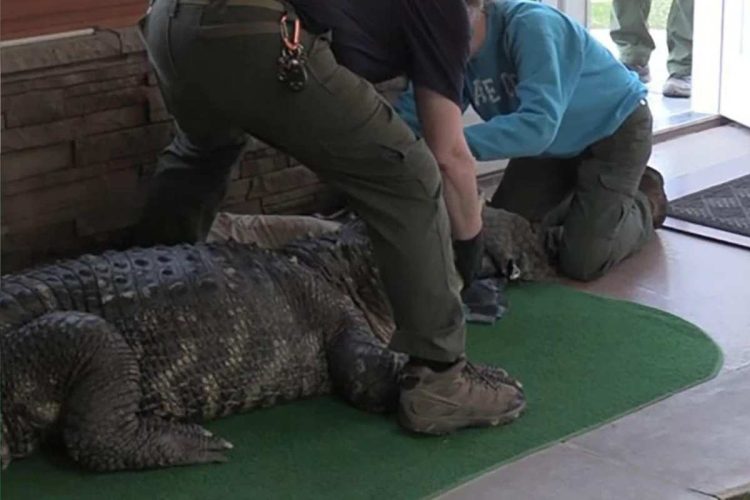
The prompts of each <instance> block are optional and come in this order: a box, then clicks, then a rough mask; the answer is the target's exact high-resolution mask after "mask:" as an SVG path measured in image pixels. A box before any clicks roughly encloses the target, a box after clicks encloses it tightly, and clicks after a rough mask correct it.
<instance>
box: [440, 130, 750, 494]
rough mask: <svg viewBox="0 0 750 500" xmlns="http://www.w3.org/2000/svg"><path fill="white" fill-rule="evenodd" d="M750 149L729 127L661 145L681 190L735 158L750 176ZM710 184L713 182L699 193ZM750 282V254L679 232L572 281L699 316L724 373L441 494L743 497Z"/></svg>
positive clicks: (660, 161)
mask: <svg viewBox="0 0 750 500" xmlns="http://www.w3.org/2000/svg"><path fill="white" fill-rule="evenodd" d="M749 153H750V131H749V130H747V129H744V128H742V127H738V126H732V125H729V126H723V127H718V128H716V129H711V130H707V131H703V132H699V133H695V134H691V135H689V136H685V137H681V138H677V139H674V140H670V141H667V142H664V143H661V144H658V145H656V146H655V148H654V154H653V156H652V165H653V166H654V167H656V168H657V169H659V170H660V171H661V172H662V173H663V174H664V176H665V178H666V179H667V186H668V191H669V189H670V188H669V186H670V184H669V181H670V180H676V179H685V178H689V176H688V174H692V173H696V174H699V173H702V174H705V173H707V172H711V171H712V170H720V169H721V168H722V167H721V165H725V164H726V163H727V162H729V161H732V160H738V159H739V161H740V164H741V165H742V164H744V169H745V172H750V159H748V161H744V162H743V161H741V160H743V157H745V156H747V155H748V154H749ZM735 170H736V169H735ZM709 177H710V176H705V175H704V176H703V178H709ZM675 184H679V183H677V182H675ZM687 184H688V185H689V183H687ZM685 185H686V183H685V182H683V187H682V188H680V189H683V191H684V190H685V189H686V188H685V187H684V186H685ZM702 187H707V186H698V185H692V188H691V189H693V190H699V189H701V188H702ZM682 194H687V193H684V192H683V193H682ZM748 282H750V250H747V249H742V248H739V247H736V246H730V245H726V244H722V243H717V242H714V241H710V240H706V239H702V238H698V237H695V236H690V235H686V234H680V233H676V232H673V231H668V230H661V231H659V234H658V238H656V239H654V240H653V241H651V243H650V244H649V245H647V247H646V248H644V249H643V250H642V251H641V252H639V253H638V254H637V255H634V256H633V257H632V258H630V259H628V260H626V261H625V262H623V263H621V264H620V265H619V266H618V267H616V268H615V269H614V270H613V271H612V272H610V273H609V274H608V275H607V276H605V277H604V278H602V279H600V280H598V281H596V282H593V283H588V284H581V283H573V282H571V284H572V285H573V286H576V287H578V288H581V289H583V290H587V291H589V292H593V293H600V294H603V295H608V296H611V297H616V298H621V299H626V300H632V301H634V302H639V303H642V304H646V305H649V306H652V307H656V308H659V309H663V310H666V311H669V312H671V313H673V314H676V315H678V316H680V317H683V318H685V319H687V320H688V321H692V322H693V323H695V324H697V325H698V326H700V327H701V328H703V329H704V330H705V331H706V332H707V333H708V334H709V335H711V337H712V338H713V339H714V340H715V341H716V342H717V343H718V344H719V345H720V346H721V348H722V350H723V352H724V357H725V360H724V366H723V368H722V371H721V372H720V374H719V375H718V376H717V377H716V378H715V379H714V380H712V381H710V382H708V383H705V384H703V385H700V386H698V387H695V388H693V389H690V390H688V391H685V392H682V393H679V394H677V395H675V396H673V397H671V398H668V399H666V400H664V401H662V402H660V403H657V404H655V405H652V406H650V407H647V408H645V409H643V410H641V411H638V412H636V413H633V414H631V415H628V416H626V417H624V418H622V419H619V420H617V421H616V422H614V423H611V424H608V425H605V426H603V427H601V428H599V429H597V430H594V431H592V432H589V433H587V434H584V435H582V436H579V437H577V438H574V439H571V440H570V441H568V442H565V443H562V444H558V445H555V446H552V447H550V448H547V449H546V450H543V451H541V452H538V453H535V454H533V455H530V456H528V457H526V458H524V459H522V460H519V461H517V462H514V463H511V464H509V465H507V466H504V467H501V468H499V469H497V470H495V471H492V472H490V473H488V474H486V475H484V476H481V477H479V478H478V479H475V480H474V481H472V482H470V483H467V484H465V485H462V486H460V487H458V488H456V489H455V490H453V491H451V492H448V493H447V494H445V495H443V496H442V497H441V498H444V499H463V498H467V499H475V498H488V499H489V498H492V499H497V500H504V499H513V500H515V499H519V500H543V499H555V500H565V499H577V500H581V499H617V500H619V499H631V498H632V499H638V500H651V499H654V500H672V499H675V500H676V499H700V498H739V497H735V496H733V495H737V494H739V493H740V492H742V491H750V397H748V394H750V286H749V285H748ZM729 491H732V492H733V493H732V496H730V495H729V493H727V492H729Z"/></svg>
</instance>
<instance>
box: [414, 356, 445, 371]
mask: <svg viewBox="0 0 750 500" xmlns="http://www.w3.org/2000/svg"><path fill="white" fill-rule="evenodd" d="M409 363H411V364H412V365H416V366H426V367H427V368H429V369H430V370H432V371H434V372H438V373H439V372H444V371H446V370H449V369H450V368H451V367H452V366H453V365H455V364H456V362H455V361H453V362H450V361H435V360H432V359H424V358H417V357H416V356H411V357H410V358H409Z"/></svg>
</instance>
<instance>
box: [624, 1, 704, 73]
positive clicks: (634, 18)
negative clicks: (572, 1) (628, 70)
mask: <svg viewBox="0 0 750 500" xmlns="http://www.w3.org/2000/svg"><path fill="white" fill-rule="evenodd" d="M693 2H694V0H672V5H671V7H670V8H669V16H668V18H667V48H668V49H669V58H668V59H667V70H668V71H669V74H670V75H675V76H686V75H690V74H692V71H693ZM650 12H651V0H613V3H612V23H611V24H612V30H611V32H610V36H611V37H612V41H614V42H615V43H616V44H617V46H618V48H619V49H620V59H621V60H622V62H624V63H625V64H628V65H633V66H645V65H647V64H648V62H649V59H650V57H651V52H653V50H654V48H655V45H654V40H653V38H651V34H650V33H649V31H648V15H649V13H650Z"/></svg>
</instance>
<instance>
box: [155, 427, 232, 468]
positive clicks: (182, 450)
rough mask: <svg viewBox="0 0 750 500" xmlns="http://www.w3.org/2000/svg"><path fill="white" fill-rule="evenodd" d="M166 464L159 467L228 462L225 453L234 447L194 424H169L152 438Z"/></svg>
mask: <svg viewBox="0 0 750 500" xmlns="http://www.w3.org/2000/svg"><path fill="white" fill-rule="evenodd" d="M154 439H155V441H156V442H157V443H158V448H159V450H160V451H161V452H162V454H163V458H164V459H165V461H166V462H167V463H163V464H160V465H190V464H207V463H223V462H228V461H229V458H228V457H227V456H226V454H225V453H226V452H227V451H228V450H231V449H232V448H233V447H234V446H233V445H232V443H230V442H229V441H227V440H225V439H222V438H220V437H218V436H214V435H213V434H212V433H211V432H210V431H208V430H206V429H204V428H203V427H201V426H199V425H194V424H170V425H169V426H168V427H167V428H165V429H162V430H160V431H159V433H158V434H157V435H156V436H154Z"/></svg>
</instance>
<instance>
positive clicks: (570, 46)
mask: <svg viewBox="0 0 750 500" xmlns="http://www.w3.org/2000/svg"><path fill="white" fill-rule="evenodd" d="M508 28H509V31H508V32H507V34H506V36H505V37H503V39H504V40H505V43H508V44H509V47H508V50H509V53H510V54H511V56H512V58H513V60H514V63H515V66H516V71H517V76H518V84H517V86H516V96H517V98H518V100H519V107H518V109H517V110H516V111H515V112H513V113H510V114H507V115H497V116H495V117H493V118H492V119H490V120H489V121H487V122H485V123H480V124H477V125H472V126H470V127H467V128H466V129H465V135H466V140H467V142H468V144H469V147H470V148H471V151H472V153H473V154H474V156H475V157H476V158H477V159H478V160H480V161H491V160H497V159H503V158H520V157H527V156H537V155H540V154H541V153H543V152H544V151H546V150H547V148H548V147H549V146H550V145H551V144H552V142H553V141H554V139H555V137H556V135H557V131H558V129H559V127H560V122H561V121H562V117H563V115H564V113H565V110H566V108H567V107H568V104H569V102H570V99H571V96H572V95H573V92H574V90H575V88H576V85H577V84H578V80H579V78H580V76H581V71H582V67H583V52H584V47H583V41H582V40H583V39H582V37H581V36H580V35H579V34H578V33H577V32H576V27H575V25H573V23H572V22H571V21H570V20H568V19H566V18H565V17H563V16H562V15H560V14H559V13H556V12H553V11H543V10H541V9H534V10H532V11H530V12H526V13H521V14H519V15H518V16H517V18H516V19H515V21H514V22H512V23H510V25H509V26H508ZM498 49H499V50H501V49H500V48H498Z"/></svg>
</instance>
